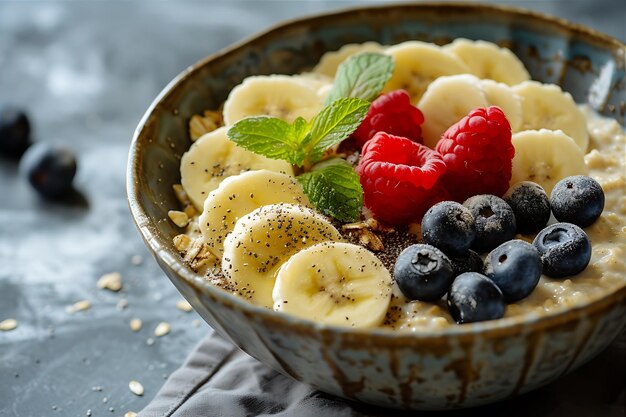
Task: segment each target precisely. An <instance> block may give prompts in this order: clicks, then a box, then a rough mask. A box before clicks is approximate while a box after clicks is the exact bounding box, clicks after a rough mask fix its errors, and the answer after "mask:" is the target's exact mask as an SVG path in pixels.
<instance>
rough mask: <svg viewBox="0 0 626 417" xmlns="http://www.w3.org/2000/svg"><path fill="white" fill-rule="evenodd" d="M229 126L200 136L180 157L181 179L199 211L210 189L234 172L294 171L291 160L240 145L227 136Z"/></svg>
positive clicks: (288, 172)
mask: <svg viewBox="0 0 626 417" xmlns="http://www.w3.org/2000/svg"><path fill="white" fill-rule="evenodd" d="M227 130H228V128H227V127H221V128H219V129H216V130H214V131H213V132H210V133H207V134H205V135H204V136H202V137H200V138H199V139H198V140H197V141H195V142H194V143H193V144H192V145H191V147H190V148H189V150H188V151H187V152H185V153H184V154H183V157H182V159H181V161H180V176H181V180H180V182H181V184H182V186H183V188H184V189H185V191H186V192H187V195H188V196H189V198H190V199H191V202H192V203H193V205H194V206H195V207H196V209H198V211H202V207H203V206H204V200H205V199H206V198H207V196H208V195H209V193H210V192H211V191H213V190H214V189H216V188H217V187H218V185H219V184H220V182H222V180H223V179H224V178H226V177H229V176H231V175H237V174H239V173H241V172H243V171H249V170H255V169H268V170H270V171H276V172H283V173H286V174H288V175H293V168H292V167H291V165H290V164H289V163H287V162H285V161H279V160H276V159H269V158H266V157H264V156H261V155H257V154H255V153H253V152H250V151H248V150H246V149H243V148H240V147H239V146H237V145H236V144H235V143H234V142H232V141H230V140H229V139H228V136H226V132H227Z"/></svg>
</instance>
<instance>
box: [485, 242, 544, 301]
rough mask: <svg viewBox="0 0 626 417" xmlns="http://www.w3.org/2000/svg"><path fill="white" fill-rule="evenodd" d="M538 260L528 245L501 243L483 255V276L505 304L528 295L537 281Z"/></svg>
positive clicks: (539, 262) (533, 248)
mask: <svg viewBox="0 0 626 417" xmlns="http://www.w3.org/2000/svg"><path fill="white" fill-rule="evenodd" d="M541 268H542V267H541V256H540V255H539V251H537V249H536V248H535V247H534V246H533V245H531V244H530V243H528V242H524V241H523V240H519V239H514V240H509V241H508V242H504V243H503V244H501V245H500V246H498V247H497V248H495V249H494V250H492V251H491V252H489V255H487V258H486V259H485V268H484V274H485V275H486V276H487V277H488V278H490V279H491V280H492V281H493V282H495V283H496V285H497V286H498V288H500V291H502V294H503V295H504V299H505V300H506V302H507V303H512V302H514V301H518V300H521V299H522V298H526V297H528V296H529V295H530V293H531V292H533V290H534V289H535V287H536V286H537V283H538V282H539V278H541Z"/></svg>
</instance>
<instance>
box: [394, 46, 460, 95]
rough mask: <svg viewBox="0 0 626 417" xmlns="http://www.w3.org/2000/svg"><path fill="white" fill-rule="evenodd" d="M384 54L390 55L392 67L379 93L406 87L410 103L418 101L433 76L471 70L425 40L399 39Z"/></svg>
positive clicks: (454, 57)
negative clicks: (406, 40)
mask: <svg viewBox="0 0 626 417" xmlns="http://www.w3.org/2000/svg"><path fill="white" fill-rule="evenodd" d="M386 53H387V54H389V55H391V56H392V57H393V59H394V62H395V64H396V66H395V69H394V71H393V74H392V75H391V78H390V79H389V81H387V84H385V88H384V89H383V92H385V93H386V92H389V91H392V90H398V89H403V90H406V91H407V92H408V93H409V95H410V96H411V103H412V104H416V103H417V102H418V101H419V100H420V98H421V97H422V94H424V91H426V87H428V84H430V83H431V82H432V81H433V80H434V79H436V78H438V77H441V76H444V75H454V74H465V73H470V72H471V71H470V69H469V67H468V66H467V65H465V64H464V63H463V62H462V61H461V60H460V59H458V58H457V57H456V56H454V55H452V54H450V53H448V52H445V51H444V50H442V49H441V48H439V47H438V46H436V45H433V44H430V43H426V42H420V41H408V42H403V43H400V44H398V45H395V46H392V47H390V48H388V49H387V50H386Z"/></svg>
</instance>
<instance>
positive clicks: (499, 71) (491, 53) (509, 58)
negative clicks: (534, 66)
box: [443, 38, 530, 85]
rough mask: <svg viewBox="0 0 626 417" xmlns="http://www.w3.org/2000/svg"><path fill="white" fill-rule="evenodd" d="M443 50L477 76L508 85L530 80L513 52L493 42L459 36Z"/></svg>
mask: <svg viewBox="0 0 626 417" xmlns="http://www.w3.org/2000/svg"><path fill="white" fill-rule="evenodd" d="M443 50H445V51H447V52H449V53H451V54H453V55H455V56H456V57H458V58H459V59H460V60H461V61H463V62H464V63H465V64H466V65H467V66H468V67H469V68H470V70H471V73H472V74H474V75H476V76H477V77H478V78H488V79H491V80H494V81H498V82H501V83H505V84H508V85H515V84H519V83H521V82H522V81H526V80H530V74H529V73H528V71H527V70H526V67H524V64H523V63H522V61H520V60H519V58H518V57H516V56H515V54H514V53H513V52H511V51H510V50H508V49H506V48H500V47H499V46H498V45H496V44H495V43H491V42H486V41H470V40H469V39H463V38H459V39H456V40H455V41H454V42H452V43H450V44H448V45H445V46H444V47H443Z"/></svg>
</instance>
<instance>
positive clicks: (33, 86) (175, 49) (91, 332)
mask: <svg viewBox="0 0 626 417" xmlns="http://www.w3.org/2000/svg"><path fill="white" fill-rule="evenodd" d="M357 3H358V2H347V1H334V2H321V1H291V2H288V1H248V2H243V1H232V2H199V1H194V2H190V1H186V2H176V3H174V2H152V1H128V2H122V1H114V2H104V1H90V2H77V1H6V0H0V101H3V102H10V103H15V104H18V105H21V106H24V107H25V108H26V109H28V112H29V114H30V116H31V120H32V122H33V124H34V137H35V140H38V141H42V142H51V143H53V142H56V143H61V144H65V145H67V146H69V147H71V148H73V149H74V150H75V151H76V152H77V154H78V157H79V165H80V166H79V172H78V176H77V180H76V185H77V189H78V190H79V192H80V193H79V194H77V195H76V196H74V198H73V199H71V200H70V201H68V202H65V203H49V202H45V201H42V200H41V199H39V198H38V197H37V196H36V195H34V193H33V192H32V191H31V190H30V189H29V188H28V186H27V185H26V184H25V182H24V181H21V180H20V179H19V178H18V177H17V172H16V164H15V163H14V162H11V161H9V160H6V159H0V320H3V319H5V318H9V317H13V318H16V319H17V320H18V321H19V327H18V328H17V329H16V330H14V331H11V332H0V416H16V417H17V416H21V417H24V416H57V415H58V416H85V415H87V413H88V410H91V411H90V412H91V415H93V416H122V415H124V413H125V412H126V411H128V410H134V411H139V410H140V409H141V408H142V407H143V406H144V405H145V404H147V402H148V401H149V400H150V399H151V398H152V397H153V396H154V395H155V394H156V392H157V390H158V389H159V387H160V386H161V384H162V383H163V381H164V379H165V378H166V377H167V376H168V375H169V374H170V373H171V372H172V371H173V370H174V369H176V367H178V366H179V365H180V364H181V363H182V361H183V360H184V358H185V356H186V354H187V353H188V352H189V351H190V350H191V348H192V347H193V345H194V344H195V343H196V342H197V341H199V340H200V338H201V337H202V336H203V335H205V334H207V332H209V331H210V329H209V328H208V326H207V325H206V324H205V323H204V322H202V321H201V320H200V319H199V317H198V316H197V315H196V314H195V313H193V312H192V313H184V312H181V311H180V310H178V309H176V308H175V303H176V301H177V300H179V298H180V296H179V295H178V293H177V291H176V290H175V288H174V287H173V286H172V285H171V284H170V282H169V280H167V278H166V277H165V276H164V274H163V273H161V271H160V269H159V268H158V267H157V265H156V263H155V262H154V261H153V260H152V259H151V258H149V256H148V254H147V251H146V250H145V248H144V245H143V243H142V242H141V240H140V238H139V235H138V233H137V232H136V230H135V227H134V225H133V223H132V221H131V219H130V215H129V212H128V209H127V205H126V197H125V189H124V180H125V179H124V175H125V164H126V154H127V149H128V145H129V141H130V138H131V135H132V132H133V130H134V128H135V126H136V124H137V122H138V121H139V119H140V117H141V115H142V114H143V112H144V111H145V109H146V108H147V106H148V105H149V103H150V102H151V100H152V99H153V98H154V97H155V96H156V94H157V93H158V92H159V91H160V90H161V88H163V86H165V84H166V83H167V82H168V81H169V80H170V79H171V78H173V77H174V76H175V75H176V74H177V73H178V72H180V71H181V70H182V69H184V68H185V67H186V66H187V65H189V64H191V63H193V62H195V61H197V60H198V59H200V58H202V57H203V56H205V55H207V54H210V53H212V52H215V51H217V50H218V49H220V48H222V47H224V46H226V45H228V44H230V43H232V42H234V41H236V40H238V39H240V38H242V37H244V36H247V35H250V34H252V33H254V32H256V31H258V30H260V29H262V28H265V27H267V26H269V25H270V24H273V23H276V22H278V21H280V20H281V19H284V18H288V17H292V16H299V15H304V14H307V13H312V12H317V11H321V10H330V9H338V8H342V7H346V6H349V5H353V4H357ZM360 3H363V2H360ZM507 3H509V4H516V5H522V6H528V7H532V8H534V9H537V10H543V11H548V12H551V13H554V14H559V15H560V16H562V17H565V18H568V19H571V20H574V21H577V22H580V23H584V24H588V25H591V26H594V27H596V28H599V29H600V30H603V31H605V32H607V33H609V34H611V35H613V36H616V37H618V38H620V39H622V40H624V39H625V38H626V28H625V22H626V10H625V7H624V6H623V5H622V6H619V5H618V3H619V2H614V1H609V0H605V1H601V2H598V1H576V0H568V1H557V2H554V1H552V2H551V1H525V2H507ZM133 256H140V257H142V258H143V262H142V263H141V264H140V265H134V264H133V263H132V262H131V258H132V257H133ZM108 272H120V273H121V274H122V276H123V282H124V288H123V289H122V291H121V292H119V293H112V292H108V291H105V290H101V289H98V288H97V287H96V281H97V279H98V278H99V277H100V276H101V275H102V274H104V273H108ZM84 299H85V300H90V301H91V303H92V308H91V309H90V310H88V311H84V312H78V313H74V314H69V313H67V312H66V306H68V305H71V304H73V303H74V302H76V301H79V300H84ZM121 300H126V301H127V303H128V306H127V307H126V308H125V309H119V308H118V307H117V306H118V303H119V302H120V301H121ZM133 317H138V318H140V319H142V320H143V328H142V330H141V331H139V332H137V333H133V332H132V331H131V330H130V328H129V326H128V321H129V320H130V319H131V318H133ZM160 321H168V322H169V323H170V324H171V325H172V332H171V333H170V334H169V335H167V336H164V337H161V338H157V337H154V336H153V334H152V332H153V330H154V328H155V326H156V325H157V323H158V322H160ZM150 340H152V342H153V343H151V344H150ZM624 344H625V342H624V340H623V339H622V340H619V341H617V342H615V343H614V344H613V345H612V346H611V348H610V349H609V350H607V352H605V353H604V354H603V355H602V356H601V357H599V358H598V359H596V360H595V361H594V362H591V363H590V364H589V365H588V366H586V367H585V368H583V369H581V370H580V371H578V372H577V373H575V374H573V375H571V376H569V377H567V378H566V379H565V382H559V383H556V384H552V385H550V386H549V387H547V388H545V389H542V390H540V391H538V392H536V393H533V394H531V395H529V396H526V397H522V398H527V400H526V399H523V400H521V401H520V400H517V401H516V402H515V403H513V406H514V407H515V408H517V409H519V407H524V403H525V402H527V401H528V402H529V403H532V402H533V401H534V402H535V404H538V403H541V404H545V406H543V405H542V406H541V407H539V408H537V407H535V408H534V410H535V411H537V410H539V411H538V412H539V413H540V414H539V415H543V416H560V415H564V414H563V413H565V412H567V413H568V415H576V414H575V413H574V412H575V411H576V410H582V411H581V412H585V410H588V411H589V412H591V411H590V410H591V408H584V407H588V406H589V404H593V410H594V414H580V415H604V416H618V415H624V412H625V408H624V403H623V402H624V398H623V396H624V392H623V390H622V391H621V394H620V390H619V386H618V387H617V388H618V389H617V390H616V389H615V387H614V384H615V381H617V384H618V385H619V381H622V383H623V381H624V377H625V376H624V369H625V367H624V359H623V358H621V359H620V356H621V355H622V354H623V352H624V351H623V350H622V349H624ZM620 361H621V362H620ZM616 373H617V374H616ZM131 379H136V380H138V381H140V382H141V383H142V384H143V385H144V387H145V395H144V396H143V397H138V396H135V395H133V394H132V393H131V392H130V391H129V390H128V382H129V381H130V380H131ZM572 387H574V389H572ZM620 395H621V397H620ZM580 407H583V408H580ZM499 409H500V410H501V409H502V408H499ZM595 411H598V414H595ZM620 412H621V413H622V414H619V413H620ZM601 413H602V414H601Z"/></svg>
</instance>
